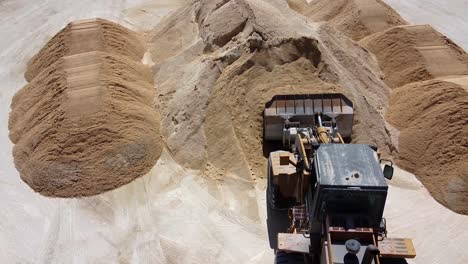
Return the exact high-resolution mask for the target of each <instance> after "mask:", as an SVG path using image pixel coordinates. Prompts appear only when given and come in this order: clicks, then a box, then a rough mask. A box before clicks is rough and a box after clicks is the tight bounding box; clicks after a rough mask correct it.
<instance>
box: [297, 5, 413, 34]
mask: <svg viewBox="0 0 468 264" xmlns="http://www.w3.org/2000/svg"><path fill="white" fill-rule="evenodd" d="M309 2H310V3H309ZM288 3H289V6H290V7H291V8H292V9H294V10H296V11H297V12H299V13H301V14H303V15H305V16H307V17H309V18H311V19H312V20H314V21H328V22H329V23H330V24H331V25H333V26H335V27H336V28H337V29H339V30H340V31H342V32H343V33H345V34H346V35H348V36H349V37H351V38H352V39H353V40H360V39H362V38H364V37H366V36H369V35H371V34H373V33H376V32H379V31H383V30H385V29H387V28H390V27H393V26H396V25H403V24H406V22H405V21H404V20H403V19H402V18H401V17H400V15H399V14H398V13H397V12H395V10H393V9H392V8H391V7H389V6H388V5H386V4H385V3H384V2H382V1H380V0H334V1H329V0H318V1H306V0H288Z"/></svg>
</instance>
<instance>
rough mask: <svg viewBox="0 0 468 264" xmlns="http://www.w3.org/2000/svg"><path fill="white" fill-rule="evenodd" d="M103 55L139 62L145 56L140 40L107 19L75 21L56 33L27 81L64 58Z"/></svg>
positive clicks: (34, 59) (31, 66)
mask: <svg viewBox="0 0 468 264" xmlns="http://www.w3.org/2000/svg"><path fill="white" fill-rule="evenodd" d="M89 51H103V52H109V53H115V54H119V55H123V56H127V57H129V58H131V59H134V60H136V61H140V60H141V58H142V57H143V53H144V52H145V49H144V46H143V44H142V42H141V40H140V39H139V38H138V36H137V35H136V34H135V33H134V32H132V31H130V30H128V29H127V28H125V27H122V26H120V25H118V24H116V23H113V22H111V21H108V20H104V19H86V20H79V21H73V22H71V23H69V24H68V25H67V26H66V27H65V28H64V29H62V30H61V31H60V32H59V33H57V34H56V35H55V36H54V37H53V38H52V39H51V40H50V41H49V42H47V44H46V45H45V46H44V47H43V48H42V49H41V50H40V51H39V52H38V53H37V54H36V55H35V56H34V57H32V58H31V60H30V61H29V63H28V67H27V69H26V73H25V74H24V76H25V78H26V80H27V81H31V80H32V79H33V78H34V77H36V76H37V75H38V74H39V73H40V72H41V71H43V70H44V69H45V68H47V67H48V66H49V65H51V64H53V63H54V62H55V61H57V60H59V59H60V58H62V57H64V56H69V55H74V54H80V53H85V52H89Z"/></svg>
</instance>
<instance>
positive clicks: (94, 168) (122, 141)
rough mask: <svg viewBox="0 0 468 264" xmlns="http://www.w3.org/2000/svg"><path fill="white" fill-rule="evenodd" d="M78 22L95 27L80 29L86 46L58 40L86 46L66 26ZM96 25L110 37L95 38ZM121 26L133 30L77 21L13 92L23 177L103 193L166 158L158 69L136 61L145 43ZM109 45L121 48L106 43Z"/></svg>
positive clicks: (50, 188) (58, 190) (62, 191)
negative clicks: (163, 154) (154, 74)
mask: <svg viewBox="0 0 468 264" xmlns="http://www.w3.org/2000/svg"><path fill="white" fill-rule="evenodd" d="M75 27H78V28H88V29H89V28H93V30H91V31H89V32H88V33H89V35H86V34H87V33H83V32H81V33H80V34H85V35H81V37H82V38H83V39H84V40H85V41H84V46H83V49H81V51H86V52H85V53H79V52H78V51H77V50H76V49H71V50H74V51H73V52H70V51H69V50H68V49H55V48H51V47H54V45H55V44H57V39H61V41H59V42H61V43H70V42H75V44H74V45H76V46H79V39H76V40H72V41H71V40H70V38H72V39H73V35H74V34H75V33H72V34H71V35H72V36H70V34H68V35H67V34H64V32H66V31H67V30H69V29H70V28H75ZM109 27H110V28H109ZM95 31H99V32H101V33H100V34H102V35H103V36H108V37H107V38H108V40H106V41H102V39H99V38H98V39H95V38H94V37H96V35H95V33H96V32H95ZM114 32H121V33H122V32H123V33H122V34H123V35H125V34H126V33H125V32H129V31H128V30H127V29H125V28H123V27H121V26H118V25H116V24H113V23H111V22H107V21H103V20H95V21H89V20H87V21H83V22H74V23H71V24H70V25H68V26H67V27H66V29H65V30H62V31H61V33H59V34H58V36H55V37H54V38H53V39H52V40H51V41H50V42H49V43H48V44H47V45H46V47H45V48H44V49H42V50H41V51H40V52H39V53H38V55H36V56H35V57H34V58H33V59H32V60H31V62H30V63H29V67H28V69H29V70H28V73H29V76H31V77H32V79H31V81H30V83H29V84H27V85H26V86H25V87H23V88H22V89H21V90H20V91H19V92H18V93H17V94H16V95H15V96H14V98H13V101H12V105H11V108H12V111H11V113H10V120H9V128H10V139H11V140H12V141H13V143H15V146H14V149H13V155H14V158H15V164H16V167H17V169H18V171H19V172H20V175H21V178H22V179H23V180H24V181H25V182H26V183H27V184H28V185H29V186H30V187H31V188H33V189H34V190H35V191H38V192H39V193H41V194H43V195H46V196H60V197H75V196H89V195H95V194H99V193H101V192H103V191H107V190H111V189H114V188H117V187H119V186H121V185H123V184H126V183H128V182H130V181H132V180H133V179H135V178H137V177H139V176H142V175H144V174H145V173H147V172H148V171H149V170H150V168H151V167H152V166H153V165H154V164H155V163H156V161H157V159H158V158H159V155H160V153H161V148H162V146H161V138H160V135H159V114H158V112H157V111H156V109H155V108H154V106H153V98H154V94H155V91H154V87H153V84H152V83H153V80H152V76H151V71H150V70H149V69H148V68H147V67H146V66H144V65H143V64H141V63H140V62H138V61H136V59H138V58H140V59H141V57H142V50H139V49H140V48H138V49H134V50H128V47H141V45H140V44H138V43H134V42H135V41H136V38H133V34H131V35H125V37H122V38H121V37H120V35H119V34H117V35H115V34H114ZM81 37H80V38H81ZM91 42H92V45H87V44H89V43H91ZM116 43H120V44H122V43H126V44H122V45H120V44H119V45H117V44H116ZM59 46H60V45H59ZM105 46H109V47H112V48H108V49H107V50H108V51H118V52H101V51H99V50H101V48H100V47H105ZM64 50H66V52H63V51H64ZM90 50H95V51H90ZM71 53H72V54H75V55H69V54H71ZM63 55H69V56H64V57H62V56H63ZM41 58H42V59H41ZM47 59H48V61H47ZM49 63H51V64H50V66H48V67H46V66H47V65H48V64H49ZM27 75H28V74H27Z"/></svg>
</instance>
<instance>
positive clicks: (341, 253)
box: [263, 94, 416, 264]
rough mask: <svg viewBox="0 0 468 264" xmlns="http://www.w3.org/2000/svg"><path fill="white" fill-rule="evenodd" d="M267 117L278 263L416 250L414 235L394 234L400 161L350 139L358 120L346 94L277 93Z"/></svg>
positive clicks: (349, 261)
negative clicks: (394, 185)
mask: <svg viewBox="0 0 468 264" xmlns="http://www.w3.org/2000/svg"><path fill="white" fill-rule="evenodd" d="M263 122H264V124H263V128H264V131H263V132H264V135H263V137H264V145H265V146H264V147H265V149H272V148H273V149H277V150H275V151H273V152H270V153H269V158H268V185H267V191H266V192H267V193H266V200H267V226H268V233H269V240H270V246H271V247H272V248H273V249H274V250H275V255H276V256H275V263H312V264H338V263H339V264H388V263H407V262H406V259H408V258H414V257H415V256H416V253H415V249H414V246H413V243H412V240H411V239H408V238H389V237H387V230H386V220H385V218H383V211H384V207H385V202H386V198H387V191H388V186H387V182H386V181H387V180H391V178H392V175H393V164H392V163H391V161H385V160H381V159H380V154H379V152H378V149H377V148H376V147H375V146H372V145H366V144H347V143H348V142H350V138H351V133H352V126H353V122H354V109H353V104H352V102H351V101H350V100H349V99H348V98H347V97H345V96H344V95H343V94H305V95H277V96H274V97H273V98H272V99H271V101H269V102H267V103H266V105H265V109H264V113H263ZM382 166H383V167H384V168H383V169H382Z"/></svg>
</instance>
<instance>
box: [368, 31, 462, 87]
mask: <svg viewBox="0 0 468 264" xmlns="http://www.w3.org/2000/svg"><path fill="white" fill-rule="evenodd" d="M361 44H362V45H363V46H365V47H366V48H367V49H369V50H370V51H371V52H372V53H374V54H375V56H376V57H377V60H378V61H379V63H380V66H381V67H382V71H383V72H384V74H385V82H386V83H387V84H388V85H389V86H390V87H398V86H402V85H405V84H408V83H411V82H416V81H424V80H429V79H432V78H435V77H440V76H447V75H461V74H468V55H467V54H466V53H465V52H464V51H463V50H462V49H461V48H459V47H458V46H457V45H456V44H455V43H453V42H452V41H451V40H450V39H448V38H447V37H445V36H443V35H442V34H440V33H439V32H437V31H436V30H435V29H433V28H432V27H431V26H429V25H411V26H398V27H394V28H391V29H388V30H386V31H383V32H380V33H377V34H375V35H372V36H369V37H367V38H365V39H363V40H362V41H361Z"/></svg>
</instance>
